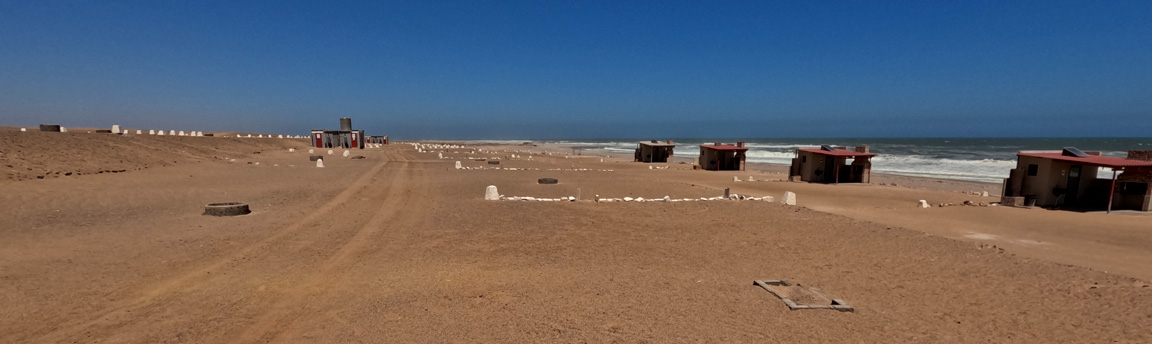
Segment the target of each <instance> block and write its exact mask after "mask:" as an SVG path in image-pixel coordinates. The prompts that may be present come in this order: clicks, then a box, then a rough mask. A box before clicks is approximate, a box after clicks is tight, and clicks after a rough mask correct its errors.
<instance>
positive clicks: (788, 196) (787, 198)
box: [780, 191, 796, 205]
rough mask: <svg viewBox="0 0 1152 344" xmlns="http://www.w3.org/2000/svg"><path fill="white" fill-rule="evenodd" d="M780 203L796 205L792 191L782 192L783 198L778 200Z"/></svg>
mask: <svg viewBox="0 0 1152 344" xmlns="http://www.w3.org/2000/svg"><path fill="white" fill-rule="evenodd" d="M780 203H784V204H787V205H796V193H793V192H792V191H784V197H781V198H780Z"/></svg>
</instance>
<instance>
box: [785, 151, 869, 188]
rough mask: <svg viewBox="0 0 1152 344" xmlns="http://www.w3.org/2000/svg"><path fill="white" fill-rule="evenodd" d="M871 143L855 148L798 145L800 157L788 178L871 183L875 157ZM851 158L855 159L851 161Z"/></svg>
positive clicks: (794, 161) (795, 160)
mask: <svg viewBox="0 0 1152 344" xmlns="http://www.w3.org/2000/svg"><path fill="white" fill-rule="evenodd" d="M874 156H876V154H873V153H870V152H869V151H868V146H858V147H855V148H854V149H853V150H848V149H847V148H845V147H832V146H820V147H809V148H797V149H796V158H793V159H792V167H791V168H789V169H788V180H790V181H797V180H798V181H804V182H810V183H825V184H838V183H869V182H871V180H872V161H871V159H872V157H874ZM849 159H851V162H849Z"/></svg>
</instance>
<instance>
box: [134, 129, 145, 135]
mask: <svg viewBox="0 0 1152 344" xmlns="http://www.w3.org/2000/svg"><path fill="white" fill-rule="evenodd" d="M136 135H144V131H143V130H137V131H136Z"/></svg>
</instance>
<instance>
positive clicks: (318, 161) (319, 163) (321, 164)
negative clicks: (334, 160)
mask: <svg viewBox="0 0 1152 344" xmlns="http://www.w3.org/2000/svg"><path fill="white" fill-rule="evenodd" d="M316 167H324V159H316Z"/></svg>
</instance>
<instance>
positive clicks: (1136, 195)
mask: <svg viewBox="0 0 1152 344" xmlns="http://www.w3.org/2000/svg"><path fill="white" fill-rule="evenodd" d="M1101 168H1108V169H1110V170H1111V176H1108V175H1107V173H1108V171H1105V173H1106V175H1104V176H1103V177H1105V178H1099V177H1100V176H1098V174H1099V171H1100V169H1101ZM1150 182H1152V151H1129V152H1128V157H1127V158H1118V157H1106V156H1100V152H1084V151H1081V150H1079V149H1076V148H1075V147H1067V148H1064V150H1062V151H1021V152H1019V153H1017V154H1016V168H1014V169H1012V170H1011V171H1010V173H1009V176H1008V178H1007V179H1005V180H1004V194H1003V197H1002V198H1001V202H1000V203H1001V204H1003V205H1014V206H1040V207H1048V208H1068V209H1077V210H1106V211H1109V212H1111V211H1112V210H1113V209H1117V210H1119V209H1124V210H1138V211H1149V210H1150V209H1152V204H1150V203H1152V202H1150V195H1152V193H1150V192H1152V188H1149V187H1148V184H1149V183H1150Z"/></svg>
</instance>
